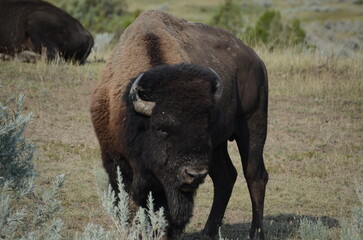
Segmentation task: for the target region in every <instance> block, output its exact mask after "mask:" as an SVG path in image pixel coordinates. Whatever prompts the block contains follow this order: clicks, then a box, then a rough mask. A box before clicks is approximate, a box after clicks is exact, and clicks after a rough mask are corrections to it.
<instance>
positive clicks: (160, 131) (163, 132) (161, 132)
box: [156, 128, 168, 137]
mask: <svg viewBox="0 0 363 240" xmlns="http://www.w3.org/2000/svg"><path fill="white" fill-rule="evenodd" d="M156 134H157V135H158V136H159V137H166V136H168V132H167V131H166V130H165V129H162V128H157V129H156Z"/></svg>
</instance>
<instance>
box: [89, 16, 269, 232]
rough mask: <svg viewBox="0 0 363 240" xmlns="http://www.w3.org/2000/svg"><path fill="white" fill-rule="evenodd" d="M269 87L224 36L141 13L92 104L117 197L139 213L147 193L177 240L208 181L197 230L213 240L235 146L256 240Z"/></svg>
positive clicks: (252, 59) (245, 51) (258, 68)
mask: <svg viewBox="0 0 363 240" xmlns="http://www.w3.org/2000/svg"><path fill="white" fill-rule="evenodd" d="M267 105H268V83H267V72H266V68H265V66H264V63H263V62H262V61H261V60H260V58H259V57H258V56H257V55H256V53H255V52H254V51H253V50H252V49H251V48H249V47H247V46H246V45H245V44H244V43H242V42H241V41H240V40H239V39H237V38H236V37H234V36H233V35H231V34H230V33H229V32H227V31H226V30H223V29H219V28H215V27H211V26H207V25H203V24H200V23H191V22H188V21H186V20H184V19H179V18H176V17H173V16H171V15H169V14H167V13H164V12H161V11H157V10H149V11H146V12H144V13H142V14H141V15H140V16H139V17H138V18H137V19H136V20H135V21H134V22H133V23H132V24H131V25H130V26H129V27H128V28H127V29H126V30H125V32H124V33H123V35H122V36H121V38H120V40H119V43H118V45H117V46H116V48H115V49H114V51H113V53H112V55H111V56H110V58H109V60H108V62H107V64H106V67H105V69H104V70H103V72H102V75H101V80H100V81H99V83H98V86H97V87H96V89H95V91H94V92H93V95H92V99H91V106H90V112H91V117H92V122H93V126H94V130H95V132H96V135H97V138H98V140H99V144H100V149H101V157H102V160H103V166H104V168H105V170H106V172H107V174H108V176H109V182H110V184H111V186H112V187H113V189H114V190H115V191H117V181H116V169H117V167H120V169H121V171H122V173H123V179H124V184H125V188H126V191H127V192H128V193H130V195H131V196H132V199H133V200H134V201H135V202H136V203H137V204H139V205H141V206H145V202H146V198H147V194H148V193H149V192H150V191H151V192H152V194H153V197H154V201H155V205H156V207H163V208H164V209H165V212H166V218H167V220H168V226H169V227H168V232H167V236H168V237H169V238H171V239H177V238H179V236H181V233H182V231H183V229H184V228H185V226H186V224H187V223H188V222H189V220H190V218H191V216H192V211H193V197H194V195H195V193H196V190H197V188H198V186H199V185H200V184H201V183H203V181H204V179H205V177H206V175H207V174H209V176H210V177H211V179H212V181H213V185H214V198H213V205H212V208H211V212H210V215H209V217H208V220H207V222H206V225H205V227H204V230H203V233H204V234H205V235H207V236H210V237H213V236H215V235H216V234H217V231H218V228H219V226H221V222H222V219H223V216H224V212H225V210H226V206H227V204H228V201H229V198H230V196H231V193H232V189H233V185H234V183H235V181H236V177H237V171H236V169H235V167H234V166H233V164H232V161H231V159H230V157H229V154H228V151H227V143H228V140H229V141H233V140H235V141H236V142H237V145H238V149H239V152H240V155H241V160H242V164H243V172H244V176H245V178H246V180H247V185H248V189H249V192H250V197H251V201H252V226H251V230H250V233H249V235H250V237H251V238H254V237H256V234H257V237H259V238H261V239H263V238H264V233H263V226H262V220H263V208H264V197H265V187H266V183H267V181H268V173H267V171H266V169H265V166H264V161H263V148H264V143H265V139H266V133H267Z"/></svg>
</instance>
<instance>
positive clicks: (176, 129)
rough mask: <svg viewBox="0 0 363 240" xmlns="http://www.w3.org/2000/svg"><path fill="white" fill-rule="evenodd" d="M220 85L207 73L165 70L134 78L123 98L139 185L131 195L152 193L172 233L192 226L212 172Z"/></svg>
mask: <svg viewBox="0 0 363 240" xmlns="http://www.w3.org/2000/svg"><path fill="white" fill-rule="evenodd" d="M221 85H222V83H221V81H220V78H219V77H218V75H217V74H216V73H215V72H214V71H213V70H211V69H209V68H205V67H201V66H198V65H195V64H178V65H161V66H157V67H154V68H152V69H150V70H149V71H146V72H144V73H142V74H140V75H139V76H138V77H137V78H135V79H133V80H132V83H130V86H129V88H128V91H127V93H126V94H125V99H124V100H125V101H126V102H127V109H128V115H127V117H126V124H125V127H126V134H127V135H126V136H127V137H126V138H127V141H128V149H129V150H130V156H131V157H132V158H133V159H132V161H133V162H134V163H135V168H134V176H135V177H134V183H138V184H133V188H134V190H133V191H135V192H138V193H140V194H141V195H145V196H146V194H147V192H148V191H153V194H154V198H155V201H156V203H157V204H158V202H159V205H161V206H164V207H165V208H166V210H167V216H168V218H169V220H170V221H169V224H170V225H172V227H174V228H180V229H182V228H184V226H185V224H186V223H187V222H188V221H189V218H190V217H191V214H192V208H193V195H194V193H195V190H196V189H197V188H198V186H199V185H200V184H201V183H203V181H204V179H205V177H206V175H207V173H208V165H209V162H210V158H211V153H212V146H211V139H210V134H209V133H210V128H211V126H212V123H213V121H215V120H216V116H217V114H216V108H215V102H216V100H217V99H218V98H219V96H220V94H221V89H222V86H221ZM140 178H143V181H141V180H140ZM140 182H143V184H139V183H140Z"/></svg>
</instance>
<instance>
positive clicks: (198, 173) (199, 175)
mask: <svg viewBox="0 0 363 240" xmlns="http://www.w3.org/2000/svg"><path fill="white" fill-rule="evenodd" d="M185 173H186V174H187V175H188V176H189V177H191V178H193V179H204V178H205V177H206V176H207V174H208V171H207V170H206V169H203V170H188V169H185Z"/></svg>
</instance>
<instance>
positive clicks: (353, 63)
mask: <svg viewBox="0 0 363 240" xmlns="http://www.w3.org/2000/svg"><path fill="white" fill-rule="evenodd" d="M257 52H258V53H259V55H260V56H261V57H262V59H264V61H265V63H266V65H267V68H268V71H269V76H270V117H269V135H268V139H267V144H266V149H265V159H266V166H267V169H268V171H269V173H270V182H269V184H268V190H267V196H266V210H265V216H266V217H265V219H266V226H267V231H268V236H269V237H270V239H297V238H298V233H297V226H298V224H299V220H300V219H301V218H302V217H308V218H309V219H322V220H323V222H324V224H326V226H328V227H329V229H330V234H331V236H332V239H336V238H338V236H339V220H341V219H343V218H349V217H350V216H351V210H352V208H353V207H354V206H358V205H359V201H358V198H357V196H356V194H355V186H356V185H357V184H362V182H363V161H362V156H363V146H362V143H363V114H362V113H363V82H362V79H363V69H362V68H361V66H362V64H363V62H362V60H357V59H350V58H342V59H340V58H335V57H329V58H326V57H319V56H318V55H316V54H312V53H308V52H306V53H304V52H295V50H294V49H289V50H285V51H281V52H280V51H275V52H273V53H271V52H268V51H265V50H263V49H257ZM103 66H104V63H89V64H86V65H84V66H74V65H69V64H49V65H47V64H45V63H42V62H39V63H37V64H26V63H17V62H1V63H0V81H1V86H2V87H1V88H0V100H1V102H3V103H4V102H6V101H7V99H9V98H11V97H16V96H17V95H18V94H20V93H24V94H25V95H26V100H25V111H26V112H32V113H33V114H34V120H33V121H32V122H31V124H30V125H29V127H28V131H27V136H28V137H29V138H30V139H31V140H32V141H33V142H35V143H36V144H37V146H38V150H37V154H36V158H35V163H36V166H37V169H38V172H39V174H40V177H39V181H38V184H39V185H41V186H47V185H48V184H49V183H50V182H51V181H52V180H53V179H54V177H55V176H56V175H59V174H62V173H65V174H66V183H65V186H64V187H63V189H62V192H61V200H62V204H63V206H64V210H63V211H62V214H61V218H62V219H63V220H64V222H65V225H66V228H67V232H68V233H69V234H71V233H73V232H75V231H81V230H82V229H83V228H84V227H85V226H86V225H87V223H88V222H93V223H99V224H104V225H106V226H107V225H110V224H111V222H110V220H109V218H108V217H107V216H106V215H105V213H104V211H103V209H102V206H101V205H100V200H99V197H98V192H99V189H100V188H102V186H104V184H105V179H106V176H105V174H104V172H103V169H102V167H101V165H100V160H99V150H98V145H97V141H96V138H95V135H94V133H93V128H92V125H91V121H90V116H89V111H88V107H89V97H90V94H91V92H92V90H93V88H94V86H95V85H96V82H97V81H98V77H99V72H100V70H101V69H102V67H103ZM230 153H231V156H232V158H233V161H234V163H235V164H236V166H237V169H238V172H239V176H238V181H237V184H236V186H235V188H234V193H233V195H232V197H231V200H230V203H229V205H228V209H227V212H226V215H225V219H224V224H225V225H224V226H223V228H222V233H223V235H224V236H225V237H228V238H237V237H239V238H240V239H241V238H242V239H243V238H244V237H245V236H247V232H248V228H249V225H250V221H251V210H250V208H251V207H250V200H249V195H248V192H247V188H246V183H245V180H244V178H243V174H242V172H241V166H240V160H239V156H238V152H237V150H236V147H235V145H234V144H233V143H232V144H230ZM100 186H101V187H100ZM211 197H212V184H211V181H210V179H207V181H206V183H205V184H204V185H202V187H201V188H200V190H199V192H198V194H197V198H196V208H195V209H196V211H195V214H194V217H193V219H192V221H191V223H190V224H189V225H188V227H187V230H186V232H187V234H186V236H185V238H186V239H192V238H194V237H196V236H198V232H199V231H200V230H201V229H202V228H203V226H204V223H205V221H206V218H207V215H208V213H209V208H210V205H211V201H212V199H211Z"/></svg>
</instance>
